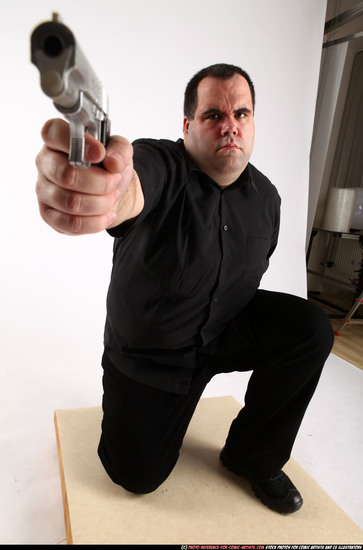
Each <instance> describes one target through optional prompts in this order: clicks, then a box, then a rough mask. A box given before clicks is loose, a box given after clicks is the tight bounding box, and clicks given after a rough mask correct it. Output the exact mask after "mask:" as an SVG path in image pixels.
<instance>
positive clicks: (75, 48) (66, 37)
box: [31, 20, 108, 114]
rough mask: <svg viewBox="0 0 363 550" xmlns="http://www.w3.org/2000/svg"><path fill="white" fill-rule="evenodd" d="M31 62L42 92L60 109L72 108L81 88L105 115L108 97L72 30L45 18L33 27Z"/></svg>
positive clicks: (76, 102)
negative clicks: (36, 68)
mask: <svg viewBox="0 0 363 550" xmlns="http://www.w3.org/2000/svg"><path fill="white" fill-rule="evenodd" d="M31 61H32V63H34V65H36V66H37V67H38V69H39V72H40V84H41V88H42V90H43V92H44V93H45V94H46V95H47V96H49V97H51V98H52V99H53V101H54V104H55V106H56V107H57V108H58V107H60V110H61V111H62V112H65V111H66V110H68V109H70V110H72V109H74V108H75V107H76V105H77V104H78V102H79V94H80V91H83V92H84V93H87V94H88V95H89V96H90V97H92V98H93V100H94V101H95V103H96V105H97V108H98V109H101V110H102V111H103V112H104V113H106V114H107V112H108V99H107V95H106V94H105V91H104V88H103V86H102V84H101V83H100V81H99V79H98V78H97V76H96V74H95V73H94V71H93V69H92V67H91V65H90V63H89V62H88V60H87V58H86V56H85V55H84V54H83V52H82V50H81V48H80V46H79V45H78V44H77V42H76V39H75V37H74V35H73V33H72V32H71V30H70V29H69V28H68V27H66V26H65V25H63V24H62V23H61V22H60V21H58V20H53V21H47V22H45V23H42V24H40V25H38V27H36V29H34V31H33V33H32V35H31Z"/></svg>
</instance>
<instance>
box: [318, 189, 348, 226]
mask: <svg viewBox="0 0 363 550" xmlns="http://www.w3.org/2000/svg"><path fill="white" fill-rule="evenodd" d="M355 202H356V192H355V190H354V189H345V188H340V187H332V188H331V189H330V191H329V195H328V202H327V205H326V211H325V216H324V222H323V229H326V230H327V231H339V232H342V233H347V232H349V230H350V227H351V222H352V218H353V212H354V207H355Z"/></svg>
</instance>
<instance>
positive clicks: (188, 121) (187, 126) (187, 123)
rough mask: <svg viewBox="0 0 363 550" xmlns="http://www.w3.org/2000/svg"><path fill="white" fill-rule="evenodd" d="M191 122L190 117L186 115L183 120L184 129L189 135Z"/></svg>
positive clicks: (185, 133)
mask: <svg viewBox="0 0 363 550" xmlns="http://www.w3.org/2000/svg"><path fill="white" fill-rule="evenodd" d="M189 124H190V120H189V119H188V117H186V116H185V117H184V120H183V131H184V135H188V131H189Z"/></svg>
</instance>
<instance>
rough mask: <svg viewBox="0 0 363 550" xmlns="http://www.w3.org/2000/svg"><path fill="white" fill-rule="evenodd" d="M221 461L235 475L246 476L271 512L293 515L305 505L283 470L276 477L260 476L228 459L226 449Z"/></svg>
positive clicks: (222, 452)
mask: <svg viewBox="0 0 363 550" xmlns="http://www.w3.org/2000/svg"><path fill="white" fill-rule="evenodd" d="M220 460H221V462H222V464H223V466H225V467H226V468H228V469H229V470H231V471H232V472H233V473H235V474H237V475H241V476H246V477H247V478H248V480H249V482H250V484H251V487H252V490H253V492H254V493H255V495H256V497H257V498H259V499H260V500H261V502H263V504H265V505H266V506H268V507H269V508H271V510H274V511H275V512H279V513H280V514H292V513H293V512H297V511H298V510H299V509H300V508H301V506H302V505H303V499H302V496H301V495H300V493H299V491H298V490H297V489H296V487H295V485H294V484H293V483H292V481H291V480H290V478H289V477H288V476H287V475H286V474H285V473H284V472H283V471H282V470H281V471H280V472H279V473H278V474H277V475H276V476H274V477H268V476H258V475H256V474H254V473H253V472H250V471H248V470H245V469H243V467H241V466H240V465H238V464H236V463H234V462H233V460H231V459H230V458H229V457H227V454H226V450H225V448H223V449H222V451H221V454H220Z"/></svg>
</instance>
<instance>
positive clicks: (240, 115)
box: [236, 113, 246, 118]
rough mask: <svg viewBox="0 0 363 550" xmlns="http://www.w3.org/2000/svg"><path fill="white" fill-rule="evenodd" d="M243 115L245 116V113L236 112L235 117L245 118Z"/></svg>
mask: <svg viewBox="0 0 363 550" xmlns="http://www.w3.org/2000/svg"><path fill="white" fill-rule="evenodd" d="M245 116H246V113H237V114H236V117H237V118H245Z"/></svg>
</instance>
